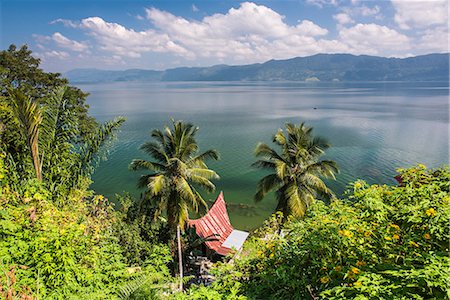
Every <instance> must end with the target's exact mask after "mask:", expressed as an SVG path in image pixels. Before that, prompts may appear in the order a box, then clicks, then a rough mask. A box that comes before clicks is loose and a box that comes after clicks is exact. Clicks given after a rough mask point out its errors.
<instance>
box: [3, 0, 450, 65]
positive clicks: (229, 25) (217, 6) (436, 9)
mask: <svg viewBox="0 0 450 300" xmlns="http://www.w3.org/2000/svg"><path fill="white" fill-rule="evenodd" d="M448 5H449V4H448V1H446V0H426V1H419V0H385V1H363V0H272V1H251V2H250V1H249V2H243V1H231V0H230V1H220V0H203V1H188V0H183V1H181V0H161V1H144V0H113V1H110V0H108V1H107V0H76V1H72V0H53V1H48V0H47V1H40V0H28V1H25V0H0V17H1V18H0V20H1V21H0V26H1V27H0V43H1V49H7V48H8V46H9V45H10V44H16V45H18V46H19V45H22V44H27V45H28V46H29V48H30V49H31V50H32V51H33V53H34V55H35V56H37V57H39V58H40V59H41V61H42V65H41V66H42V67H43V68H44V69H45V70H47V71H52V72H65V71H68V70H71V69H75V68H98V69H108V70H124V69H131V68H140V69H154V70H163V69H168V68H174V67H180V66H211V65H217V64H231V65H236V64H250V63H260V62H264V61H267V60H270V59H287V58H292V57H297V56H309V55H314V54H317V53H351V54H355V55H362V54H365V55H376V56H384V57H409V56H415V55H421V54H428V53H442V52H449V12H448V10H449V7H448Z"/></svg>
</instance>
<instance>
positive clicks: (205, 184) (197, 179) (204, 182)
mask: <svg viewBox="0 0 450 300" xmlns="http://www.w3.org/2000/svg"><path fill="white" fill-rule="evenodd" d="M189 179H190V180H191V181H192V182H193V183H195V184H198V185H199V186H201V187H202V188H204V189H206V190H207V191H208V192H210V193H212V192H214V191H215V190H216V186H215V185H214V184H213V183H212V182H211V181H209V180H208V179H206V178H205V177H202V176H196V175H191V176H189Z"/></svg>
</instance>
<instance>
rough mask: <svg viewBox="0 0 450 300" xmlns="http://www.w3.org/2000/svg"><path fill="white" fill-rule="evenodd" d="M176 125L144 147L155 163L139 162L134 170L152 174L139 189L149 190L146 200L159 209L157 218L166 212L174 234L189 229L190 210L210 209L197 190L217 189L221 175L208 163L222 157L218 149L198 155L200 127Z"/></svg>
mask: <svg viewBox="0 0 450 300" xmlns="http://www.w3.org/2000/svg"><path fill="white" fill-rule="evenodd" d="M172 124H173V128H169V127H167V126H165V128H164V130H163V131H161V130H158V129H155V130H153V131H152V132H151V136H152V138H153V139H154V141H151V142H146V143H145V144H143V145H142V146H141V149H142V150H144V151H145V152H146V153H147V154H149V155H150V156H152V157H153V159H154V161H147V160H141V159H135V160H133V161H132V162H131V164H130V168H131V169H132V170H149V171H152V173H150V174H147V175H142V176H141V178H140V179H139V183H138V186H139V187H141V188H147V191H146V193H145V197H144V199H145V200H147V201H151V204H152V205H155V206H156V216H158V215H159V214H160V213H161V212H163V211H165V212H166V214H167V218H168V225H169V228H170V230H171V232H172V233H174V232H175V229H176V228H177V226H179V227H180V228H181V229H184V228H185V226H186V223H187V221H188V218H189V211H190V210H192V211H195V212H198V210H199V207H201V206H204V207H205V208H207V204H206V202H205V201H204V200H203V198H202V196H201V195H200V193H199V192H198V191H197V187H200V188H204V189H206V190H207V191H209V192H212V191H214V190H215V186H214V184H213V183H212V182H211V180H212V179H218V178H219V176H218V175H217V173H216V172H214V171H213V170H210V169H208V167H207V165H206V163H205V161H206V160H207V159H214V160H217V159H218V158H219V155H218V153H217V151H216V150H207V151H205V152H203V153H201V154H197V153H198V149H199V147H198V144H197V142H196V140H195V134H196V133H197V131H198V127H195V126H194V125H192V124H190V123H184V122H182V121H174V120H172Z"/></svg>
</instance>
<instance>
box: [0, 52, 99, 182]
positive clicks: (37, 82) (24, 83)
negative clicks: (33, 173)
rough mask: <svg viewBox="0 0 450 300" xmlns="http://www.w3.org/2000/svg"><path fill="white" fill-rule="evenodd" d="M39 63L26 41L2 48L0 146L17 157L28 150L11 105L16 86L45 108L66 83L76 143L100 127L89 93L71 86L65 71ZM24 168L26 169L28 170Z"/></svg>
mask: <svg viewBox="0 0 450 300" xmlns="http://www.w3.org/2000/svg"><path fill="white" fill-rule="evenodd" d="M39 64H40V60H39V59H38V58H35V57H33V56H32V53H31V51H30V50H29V49H28V47H27V46H26V45H24V46H22V47H21V48H20V49H18V48H17V47H16V46H15V45H11V46H10V47H9V48H8V50H5V51H0V100H1V101H0V107H1V108H2V109H1V110H0V128H3V129H2V133H1V135H2V139H1V141H0V144H1V145H0V146H1V147H3V148H4V149H5V150H6V151H7V152H9V153H11V154H12V155H13V156H14V159H15V160H16V161H22V160H23V159H24V157H26V156H27V152H28V151H27V145H26V143H24V142H23V140H22V138H21V137H20V130H19V127H20V124H18V122H17V120H16V118H14V117H12V115H11V112H10V109H9V108H8V107H7V106H11V101H12V100H11V98H10V97H9V94H10V93H9V91H10V90H12V89H13V90H15V89H20V90H21V92H22V93H23V94H25V96H27V97H29V98H30V99H32V100H33V102H36V103H38V104H39V106H40V107H41V108H43V107H47V106H49V105H52V103H51V102H52V97H53V94H54V91H55V90H56V89H57V88H58V87H60V86H66V91H65V92H64V99H65V110H67V111H70V115H68V116H67V117H70V119H71V122H72V123H73V124H76V127H77V133H76V134H75V135H72V137H71V138H72V143H73V144H76V143H82V142H84V140H85V138H87V136H88V135H89V134H90V133H91V132H92V131H95V130H96V128H97V127H98V124H97V122H96V121H95V119H94V118H92V117H91V116H89V114H88V108H89V106H88V105H87V104H86V97H87V96H88V94H86V93H84V92H82V91H81V90H80V89H78V88H76V87H72V86H68V81H67V79H65V78H62V77H61V74H59V73H47V72H44V71H43V70H42V69H40V68H39ZM49 102H50V103H49ZM22 172H23V173H25V172H26V170H22Z"/></svg>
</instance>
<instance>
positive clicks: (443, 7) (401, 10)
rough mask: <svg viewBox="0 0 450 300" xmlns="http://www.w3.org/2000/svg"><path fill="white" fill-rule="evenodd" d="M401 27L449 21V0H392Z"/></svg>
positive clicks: (414, 26)
mask: <svg viewBox="0 0 450 300" xmlns="http://www.w3.org/2000/svg"><path fill="white" fill-rule="evenodd" d="M391 1H392V5H393V6H394V8H395V11H396V13H395V21H396V22H397V24H398V25H399V27H400V28H401V29H411V28H425V27H428V26H430V25H438V24H446V23H447V22H448V2H447V0H429V1H417V0H408V1H405V0H391Z"/></svg>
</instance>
